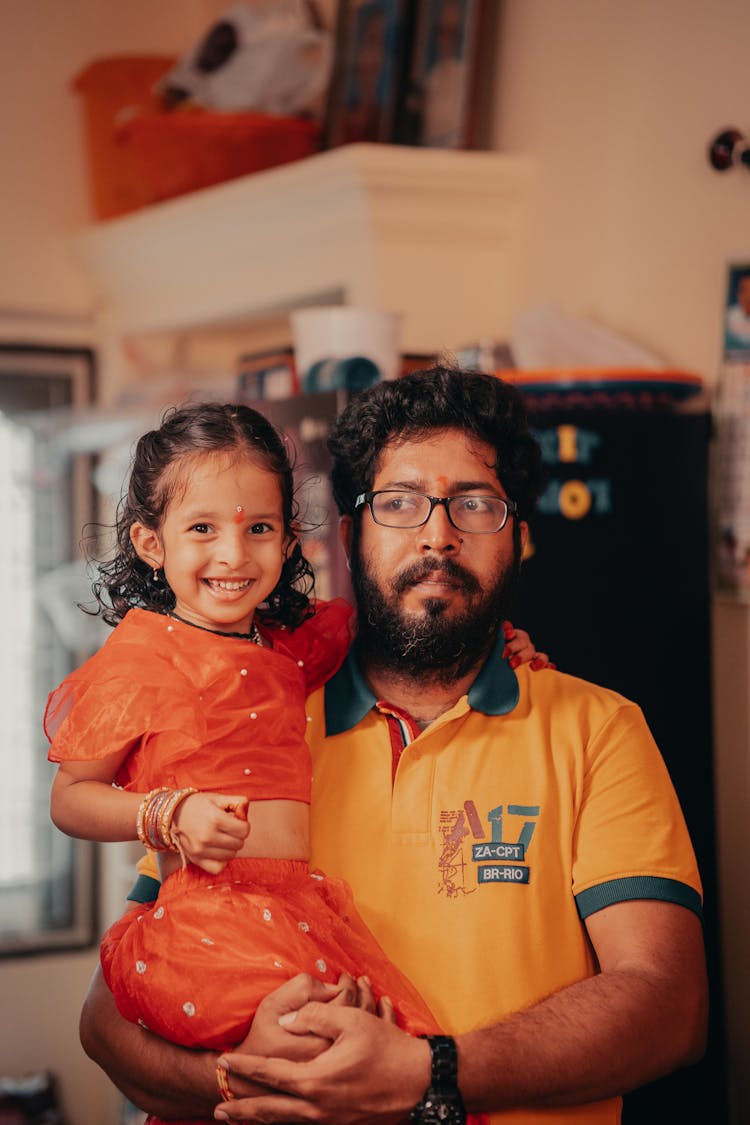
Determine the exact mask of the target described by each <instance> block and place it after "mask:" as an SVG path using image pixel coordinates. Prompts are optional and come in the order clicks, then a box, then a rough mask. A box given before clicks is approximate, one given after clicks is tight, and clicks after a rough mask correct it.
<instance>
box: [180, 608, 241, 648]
mask: <svg viewBox="0 0 750 1125" xmlns="http://www.w3.org/2000/svg"><path fill="white" fill-rule="evenodd" d="M169 616H170V617H174V619H175V621H180V622H182V624H183V625H190V627H191V628H192V629H202V630H203V632H204V633H215V634H216V636H217V637H237V638H238V639H239V640H241V641H251V642H252V644H254V645H258V646H259V647H260V648H263V639H262V637H261V635H260V631H259V629H258V626H257V625H256V624H255V622H254V621H253V625H252V628H251V630H250V632H249V633H225V632H224V631H223V629H209V627H208V625H196V623H195V621H188V620H187V619H186V618H184V617H180V615H179V613H175V612H174V610H172V612H171V613H170V614H169Z"/></svg>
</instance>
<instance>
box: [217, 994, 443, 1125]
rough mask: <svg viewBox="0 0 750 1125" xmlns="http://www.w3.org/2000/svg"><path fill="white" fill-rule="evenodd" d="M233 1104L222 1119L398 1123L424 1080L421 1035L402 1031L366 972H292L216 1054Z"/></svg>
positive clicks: (426, 1067) (226, 1105)
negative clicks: (332, 978) (232, 1045)
mask: <svg viewBox="0 0 750 1125" xmlns="http://www.w3.org/2000/svg"><path fill="white" fill-rule="evenodd" d="M220 1063H221V1065H223V1066H224V1067H225V1069H226V1071H227V1075H228V1080H229V1085H230V1088H231V1090H232V1092H233V1094H234V1098H233V1099H232V1100H231V1101H224V1102H222V1103H221V1104H220V1105H218V1106H217V1107H216V1110H215V1113H214V1116H215V1117H216V1118H217V1119H218V1120H221V1121H262V1122H287V1123H289V1122H310V1121H316V1122H322V1121H324V1122H326V1123H327V1125H357V1123H364V1122H374V1121H379V1122H382V1123H383V1125H389V1123H395V1122H398V1121H402V1120H403V1119H404V1117H405V1115H406V1114H407V1113H408V1111H409V1109H410V1108H411V1107H412V1106H413V1105H415V1104H416V1103H417V1102H418V1101H419V1099H420V1097H421V1096H422V1094H423V1093H424V1090H425V1089H426V1087H427V1085H428V1082H429V1077H430V1052H429V1048H428V1046H427V1044H426V1043H425V1042H424V1040H422V1039H418V1038H415V1037H413V1036H411V1035H407V1034H406V1033H405V1032H403V1031H401V1030H400V1029H399V1028H398V1026H397V1024H396V1019H395V1015H394V1012H393V1006H392V1004H391V1003H390V1001H389V1000H388V999H387V998H382V999H380V1000H378V1001H376V998H375V997H374V996H373V993H372V989H371V988H370V984H369V981H368V980H367V978H365V977H361V978H360V979H359V980H357V981H354V980H353V979H352V978H351V977H349V976H347V975H345V974H344V975H342V976H341V977H340V978H339V981H338V983H337V984H326V983H324V982H322V981H319V980H316V979H315V978H313V977H311V976H308V975H307V974H299V975H298V976H296V977H293V978H292V979H291V980H289V981H287V982H286V983H285V984H283V985H281V986H280V987H279V988H277V989H276V990H275V991H274V992H272V993H270V995H269V996H267V997H266V998H265V999H264V1000H263V1001H262V1002H261V1004H260V1005H259V1006H258V1010H257V1012H256V1015H255V1018H254V1020H253V1024H252V1027H251V1029H250V1031H249V1033H248V1035H247V1038H246V1039H245V1041H244V1042H243V1043H242V1044H241V1045H240V1046H239V1047H238V1048H237V1050H236V1051H232V1052H228V1053H226V1054H224V1055H222V1056H221V1059H220Z"/></svg>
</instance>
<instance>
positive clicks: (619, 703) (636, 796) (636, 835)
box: [82, 368, 707, 1125]
mask: <svg viewBox="0 0 750 1125" xmlns="http://www.w3.org/2000/svg"><path fill="white" fill-rule="evenodd" d="M330 447H331V451H332V453H333V457H334V468H333V483H334V491H335V494H336V500H337V503H338V505H339V508H340V511H341V513H342V518H341V530H342V540H343V543H344V546H345V549H346V550H347V552H348V554H349V558H350V564H351V569H352V580H353V586H354V592H355V598H356V603H357V608H358V635H357V641H356V645H355V648H354V650H353V651H352V653H351V654H350V657H349V659H348V661H347V662H346V663H345V664H344V666H343V667H342V669H341V670H340V671H339V673H338V674H337V675H336V676H335V677H334V679H333V680H331V681H330V683H329V684H328V685H326V688H325V689H324V690H322V691H321V692H319V693H317V694H316V695H315V696H313V697H312V698H311V699H310V701H309V714H310V718H311V722H310V724H309V725H310V728H311V736H310V742H311V748H312V753H313V757H314V774H315V782H314V787H315V791H314V794H313V802H312V815H313V853H314V854H313V861H314V862H315V863H316V864H318V865H320V866H321V867H322V868H323V869H324V870H327V871H328V872H329V873H330V874H335V875H340V876H343V877H344V878H346V879H348V880H349V881H350V883H351V884H352V887H353V889H354V893H355V896H356V898H357V902H358V905H359V907H360V910H361V912H362V915H363V917H364V919H365V921H366V922H367V923H368V924H369V925H370V927H371V928H372V930H373V931H374V932H375V934H376V936H377V937H378V939H379V940H380V942H381V944H382V945H383V947H384V949H385V950H386V952H387V953H388V954H389V955H390V956H391V957H392V958H393V960H394V961H395V962H396V963H397V964H398V965H399V967H400V968H402V969H403V970H404V971H405V972H406V973H407V975H409V976H410V977H411V978H412V980H413V981H414V983H415V984H416V985H417V987H418V988H419V989H420V990H421V992H422V993H423V995H424V996H425V999H426V1000H427V1002H428V1003H429V1004H430V1006H431V1007H432V1009H433V1011H434V1014H435V1016H436V1018H437V1020H438V1023H439V1024H440V1026H441V1027H442V1028H443V1030H444V1031H445V1032H446V1037H445V1038H444V1039H431V1040H430V1041H429V1042H426V1041H424V1040H422V1039H414V1038H411V1037H409V1036H407V1035H405V1034H404V1033H403V1032H402V1031H400V1030H399V1029H398V1027H397V1026H395V1025H394V1023H393V1022H391V1021H390V1020H388V1019H377V1018H376V1017H375V1016H374V1015H373V1014H372V1013H371V1011H368V1010H362V1008H361V1007H357V1006H356V1005H355V1006H351V1007H346V1006H343V1005H341V1004H340V1003H324V1002H323V1001H324V1000H325V999H326V998H327V996H326V993H325V990H324V989H323V988H322V987H321V986H315V987H313V988H312V996H313V1000H312V1002H310V1003H304V1000H305V999H306V998H307V992H308V985H309V982H300V981H299V979H297V980H295V981H292V982H290V984H289V985H286V986H284V987H283V988H282V989H280V990H279V991H278V992H277V993H276V994H272V996H271V997H269V998H268V999H267V1001H266V1002H265V1003H264V1005H263V1006H262V1008H261V1010H259V1012H258V1015H257V1016H256V1019H255V1022H254V1025H253V1029H252V1031H251V1034H250V1037H249V1041H248V1043H246V1044H245V1045H243V1048H242V1051H243V1052H253V1051H254V1052H256V1053H254V1054H253V1053H233V1054H231V1055H229V1056H226V1057H225V1060H224V1061H225V1062H226V1068H227V1075H228V1082H229V1089H230V1091H231V1093H232V1094H233V1098H232V1100H231V1101H227V1102H224V1103H223V1104H222V1105H221V1106H220V1107H219V1108H218V1109H217V1111H216V1112H217V1116H218V1117H219V1118H223V1119H226V1118H227V1117H228V1116H230V1115H231V1119H232V1120H237V1121H251V1120H258V1121H284V1122H296V1121H309V1120H315V1121H324V1122H333V1123H336V1125H349V1123H352V1122H362V1121H368V1122H376V1121H380V1122H396V1121H402V1120H404V1119H406V1118H407V1117H408V1115H409V1113H410V1112H411V1113H412V1120H414V1121H415V1122H424V1123H428V1122H432V1121H436V1120H441V1121H447V1122H451V1123H452V1122H455V1123H456V1125H460V1123H461V1122H462V1121H463V1120H464V1105H465V1108H466V1110H467V1111H469V1112H474V1113H492V1114H496V1115H497V1118H496V1120H497V1121H498V1123H499V1122H501V1121H502V1122H506V1121H507V1122H510V1121H518V1122H524V1123H541V1122H546V1121H549V1120H554V1121H558V1122H559V1121H567V1122H571V1123H572V1122H581V1121H591V1122H602V1123H603V1122H615V1121H617V1120H619V1116H620V1099H619V1095H620V1094H621V1093H623V1092H624V1091H626V1090H628V1089H632V1088H634V1087H636V1086H639V1085H642V1084H643V1083H645V1082H648V1081H650V1080H651V1079H653V1078H655V1077H657V1076H659V1075H662V1074H665V1073H667V1072H669V1071H670V1070H673V1069H675V1068H676V1067H678V1066H681V1065H683V1064H685V1063H689V1062H692V1061H694V1060H696V1059H697V1058H698V1057H699V1056H700V1054H701V1052H702V1050H703V1045H704V1036H705V1024H706V1008H707V997H706V981H705V966H704V954H703V942H702V934H701V920H700V912H701V899H700V881H699V877H698V873H697V870H696V866H695V860H694V857H693V853H692V848H691V846H690V841H689V839H688V836H687V832H686V829H685V826H684V822H683V820H682V816H681V813H680V809H679V805H678V802H677V799H676V797H675V794H674V792H673V790H672V787H671V784H670V782H669V779H668V775H667V772H666V769H665V767H664V765H663V763H662V760H661V758H660V755H659V753H658V750H657V749H656V747H655V745H654V743H653V740H652V739H651V736H650V734H649V732H648V730H647V728H646V725H645V722H644V720H643V718H642V715H641V713H640V711H639V709H638V708H637V707H635V706H634V705H633V704H631V703H629V702H628V701H627V700H624V699H623V698H622V697H620V696H617V695H615V694H614V693H612V692H609V691H606V690H604V689H601V688H597V687H594V686H593V685H591V684H587V683H585V682H583V681H581V680H577V679H574V678H572V677H568V676H564V675H562V674H560V673H557V672H553V671H545V672H542V673H540V674H537V675H536V676H533V675H531V674H530V673H529V671H528V668H527V667H526V666H524V667H522V668H520V669H519V670H518V672H517V673H516V672H514V671H513V670H512V669H511V668H510V667H509V666H508V664H507V663H505V662H503V661H502V660H501V659H499V658H498V653H497V648H496V645H495V636H496V634H497V630H498V625H499V622H500V621H502V619H503V616H504V615H505V612H506V609H507V603H508V598H509V596H510V594H511V592H512V587H513V584H514V581H515V578H516V575H517V573H518V569H519V563H520V558H521V553H522V548H523V544H524V542H525V539H526V534H527V524H526V520H527V518H528V516H529V515H530V513H531V511H532V508H533V504H534V500H535V497H536V493H537V490H538V486H539V455H538V450H537V448H536V445H535V443H534V441H533V439H532V437H531V435H530V433H529V430H528V426H527V422H526V418H525V415H524V412H523V406H522V402H521V398H520V396H519V395H518V394H517V393H516V392H515V391H514V390H513V389H512V388H510V387H508V386H506V385H505V384H503V383H501V382H500V381H499V380H496V379H494V378H493V377H491V376H484V375H468V374H461V373H458V372H454V371H451V370H445V369H442V368H435V369H431V370H430V371H427V372H420V373H415V374H414V375H410V376H407V377H405V378H404V379H401V380H398V381H396V382H392V383H381V384H379V385H378V386H377V387H374V388H371V389H370V390H368V391H365V392H362V393H361V394H360V395H358V396H357V397H356V398H355V399H354V400H353V401H352V403H351V404H350V406H349V407H348V408H347V409H346V410H345V411H344V414H343V415H342V417H341V418H340V419H339V421H338V422H337V424H336V426H335V427H334V431H333V433H332V436H331V440H330ZM500 644H502V642H500ZM298 997H299V998H300V999H298ZM360 1002H361V1004H362V1005H363V1006H364V1008H365V1009H366V1008H368V1007H372V1004H371V1003H370V1002H369V997H368V996H367V984H366V982H362V983H361V989H360ZM82 1029H83V1039H84V1045H85V1046H86V1049H87V1050H88V1051H89V1053H90V1054H92V1055H93V1057H95V1058H96V1059H97V1061H99V1062H100V1063H101V1065H103V1066H105V1069H107V1070H108V1072H109V1073H110V1074H111V1075H112V1076H113V1077H115V1079H116V1081H117V1082H118V1085H120V1086H121V1087H122V1088H123V1089H125V1090H126V1091H127V1092H130V1093H131V1095H135V1097H136V1100H138V1101H139V1102H140V1103H141V1104H145V1105H147V1106H148V1107H149V1108H152V1109H153V1110H154V1111H157V1112H160V1113H162V1114H163V1115H165V1116H169V1115H170V1113H171V1114H172V1115H174V1114H176V1113H183V1114H185V1115H190V1114H193V1115H196V1114H204V1115H207V1114H208V1107H209V1106H210V1104H211V1096H212V1094H211V1088H212V1084H213V1067H214V1064H215V1062H216V1056H215V1055H211V1054H210V1053H205V1054H202V1053H198V1054H195V1053H190V1054H188V1053H187V1052H184V1051H181V1050H180V1049H179V1048H175V1047H172V1046H170V1045H168V1044H164V1043H162V1042H161V1041H156V1040H154V1039H153V1038H152V1037H147V1036H146V1035H145V1034H144V1033H142V1032H139V1030H138V1029H136V1028H134V1027H133V1026H132V1025H127V1024H125V1023H124V1021H122V1020H120V1019H119V1018H117V1017H116V1013H115V1012H114V1008H113V1004H112V1002H111V999H110V998H108V996H107V995H106V990H104V989H103V988H102V986H101V985H100V984H99V985H96V986H95V987H94V988H93V989H92V993H91V997H90V1000H89V1003H88V1006H87V1009H86V1011H85V1013H84V1020H83V1025H82ZM448 1036H453V1037H454V1038H452V1039H451V1038H448ZM290 1039H291V1040H293V1042H294V1044H295V1045H296V1046H297V1047H300V1046H301V1047H302V1048H305V1046H306V1045H307V1044H308V1042H309V1043H310V1044H311V1045H312V1049H313V1050H314V1051H316V1052H317V1051H319V1044H320V1042H321V1041H325V1042H326V1043H330V1047H329V1048H328V1049H326V1050H323V1051H322V1052H320V1053H318V1054H317V1055H316V1057H315V1058H312V1059H309V1060H307V1061H288V1060H287V1059H285V1058H281V1057H269V1058H264V1057H263V1056H264V1055H271V1056H274V1055H281V1054H291V1053H292V1052H290V1051H288V1049H287V1046H286V1043H287V1041H289V1040H290ZM222 1074H223V1071H222ZM247 1081H249V1082H251V1083H252V1084H253V1085H252V1086H248V1085H247V1084H246V1082H247ZM428 1087H429V1088H430V1089H429V1092H428ZM214 1089H215V1087H214ZM244 1095H247V1096H244ZM214 1096H215V1095H214Z"/></svg>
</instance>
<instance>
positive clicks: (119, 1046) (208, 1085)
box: [80, 968, 220, 1119]
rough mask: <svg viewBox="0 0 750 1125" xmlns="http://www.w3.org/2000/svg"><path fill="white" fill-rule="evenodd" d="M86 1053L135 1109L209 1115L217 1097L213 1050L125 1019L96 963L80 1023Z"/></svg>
mask: <svg viewBox="0 0 750 1125" xmlns="http://www.w3.org/2000/svg"><path fill="white" fill-rule="evenodd" d="M80 1035H81V1043H82V1045H83V1049H84V1051H85V1052H86V1054H87V1055H88V1056H89V1057H90V1058H91V1059H93V1060H94V1062H95V1063H98V1065H99V1066H100V1067H101V1068H102V1070H104V1071H105V1073H106V1074H107V1075H108V1077H109V1078H110V1079H111V1080H112V1082H114V1084H115V1086H117V1087H118V1089H120V1090H122V1092H123V1094H125V1095H126V1097H128V1098H129V1099H130V1100H131V1101H132V1102H133V1104H134V1105H137V1106H138V1107H139V1108H140V1109H143V1110H146V1112H148V1113H153V1114H155V1115H156V1116H157V1117H164V1118H166V1119H169V1118H175V1117H213V1111H214V1107H215V1106H216V1104H217V1102H218V1101H219V1100H220V1095H219V1092H218V1087H217V1084H216V1060H217V1058H218V1054H217V1052H215V1051H192V1050H188V1049H187V1048H185V1047H177V1046H175V1045H174V1044H172V1043H168V1042H167V1041H166V1040H165V1039H160V1038H159V1037H158V1036H157V1035H152V1034H151V1033H150V1032H148V1031H145V1030H144V1029H143V1028H142V1027H139V1026H138V1024H135V1023H130V1022H129V1021H128V1020H126V1019H124V1018H123V1016H121V1015H120V1013H119V1012H118V1010H117V1005H116V1004H115V1001H114V997H113V996H112V993H111V992H110V991H109V989H108V988H107V985H106V983H105V981H104V977H103V976H102V972H101V969H100V968H97V970H96V972H95V973H94V975H93V977H92V979H91V984H90V986H89V991H88V994H87V996H86V1000H85V1002H84V1006H83V1011H82V1013H81V1022H80Z"/></svg>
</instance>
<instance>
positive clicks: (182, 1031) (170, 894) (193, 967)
mask: <svg viewBox="0 0 750 1125" xmlns="http://www.w3.org/2000/svg"><path fill="white" fill-rule="evenodd" d="M101 961H102V968H103V971H104V976H105V979H106V981H107V984H108V985H109V987H110V989H111V991H112V993H113V995H114V998H115V1000H116V1002H117V1006H118V1008H119V1010H120V1012H121V1013H122V1014H123V1015H124V1016H125V1017H126V1019H128V1020H131V1021H133V1022H137V1023H139V1024H141V1025H142V1026H144V1027H146V1028H148V1029H149V1030H150V1031H153V1032H155V1033H156V1034H157V1035H160V1036H161V1037H162V1038H164V1039H168V1040H170V1041H171V1042H173V1043H179V1044H181V1045H183V1046H185V1047H206V1048H211V1049H214V1050H226V1049H228V1048H230V1047H232V1046H234V1045H235V1044H237V1043H239V1042H240V1041H241V1040H242V1039H244V1037H245V1035H246V1034H247V1032H248V1030H249V1027H250V1024H251V1023H252V1019H253V1015H254V1013H255V1010H256V1008H257V1006H258V1004H259V1003H260V1001H261V1000H262V999H263V998H264V997H265V996H266V995H268V993H269V992H272V991H273V990H274V989H275V988H276V987H278V985H280V984H282V983H283V982H284V981H286V980H289V979H290V978H291V977H293V976H295V975H296V974H297V973H309V974H310V975H312V976H314V977H317V978H318V979H319V980H323V981H329V982H335V981H336V980H338V977H339V975H340V974H341V973H342V972H346V973H349V974H350V975H351V976H352V977H354V978H355V979H356V978H357V977H359V976H362V975H367V976H368V977H369V979H370V981H371V983H372V988H373V991H374V993H375V996H376V997H379V996H389V997H390V999H391V1000H392V1001H393V1004H394V1007H395V1010H396V1014H397V1018H398V1024H399V1026H400V1027H402V1028H403V1029H404V1030H405V1031H408V1032H409V1033H410V1034H413V1035H417V1034H421V1033H432V1032H436V1031H437V1030H438V1027H437V1024H436V1021H435V1019H434V1017H433V1016H432V1015H431V1013H430V1011H429V1009H428V1008H427V1006H426V1004H425V1002H424V1001H423V1000H422V998H421V996H420V995H419V993H418V992H417V990H416V989H415V988H414V986H413V985H412V984H411V983H410V982H409V980H408V979H407V978H406V977H405V976H404V975H403V974H402V973H401V972H400V971H399V970H398V969H397V968H396V967H395V965H393V963H392V962H391V961H389V960H388V958H387V957H386V955H385V954H384V953H383V951H382V949H381V948H380V946H379V945H378V944H377V942H376V940H375V938H374V937H373V935H372V934H371V933H370V931H369V930H368V929H367V927H366V926H365V924H364V922H363V921H362V919H361V918H360V916H359V914H358V912H357V909H356V907H355V905H354V900H353V898H352V893H351V890H350V888H349V886H348V884H347V883H345V882H344V881H343V880H341V879H333V878H328V877H327V876H324V875H322V874H321V873H320V872H317V871H311V870H310V867H309V864H307V863H306V862H304V861H300V860H283V859H249V858H248V859H244V858H243V859H233V860H231V861H230V862H229V863H228V864H227V866H226V867H225V868H224V870H223V871H222V872H221V873H220V874H219V875H209V874H208V873H207V872H205V871H203V870H201V869H200V868H199V867H196V866H194V865H192V864H189V865H188V866H187V867H185V868H183V869H181V870H180V871H176V872H175V873H174V874H172V875H170V876H169V878H168V879H166V880H165V882H164V883H163V885H162V887H161V890H160V892H159V897H158V899H157V900H156V902H154V903H151V904H149V905H147V906H144V908H143V909H142V910H139V911H131V912H130V913H129V914H127V915H125V916H123V917H122V918H121V919H119V920H118V921H117V922H115V924H114V925H113V926H112V927H111V928H110V929H109V930H108V931H107V933H106V934H105V935H104V938H103V940H102V946H101ZM219 1100H220V1098H219V1096H218V1091H217V1103H218V1101H219ZM149 1120H150V1121H152V1123H153V1122H155V1119H151V1118H150V1119H149ZM173 1125H174V1123H173ZM193 1125H195V1122H193Z"/></svg>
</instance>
